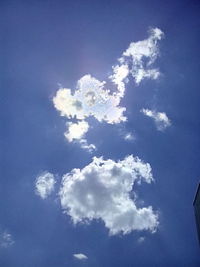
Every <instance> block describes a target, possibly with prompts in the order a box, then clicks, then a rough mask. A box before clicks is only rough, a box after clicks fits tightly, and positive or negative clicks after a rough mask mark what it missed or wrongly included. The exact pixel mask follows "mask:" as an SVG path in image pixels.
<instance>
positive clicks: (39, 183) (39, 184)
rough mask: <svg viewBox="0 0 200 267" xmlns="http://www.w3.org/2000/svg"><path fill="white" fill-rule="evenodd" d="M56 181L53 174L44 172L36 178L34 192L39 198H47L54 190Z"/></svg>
mask: <svg viewBox="0 0 200 267" xmlns="http://www.w3.org/2000/svg"><path fill="white" fill-rule="evenodd" d="M55 183H56V181H55V179H54V175H53V174H51V173H49V172H44V173H42V174H41V175H39V176H38V177H37V178H36V182H35V189H36V194H37V195H39V196H40V197H41V198H43V199H45V198H47V197H48V196H49V195H50V194H51V193H52V191H53V190H54V185H55Z"/></svg>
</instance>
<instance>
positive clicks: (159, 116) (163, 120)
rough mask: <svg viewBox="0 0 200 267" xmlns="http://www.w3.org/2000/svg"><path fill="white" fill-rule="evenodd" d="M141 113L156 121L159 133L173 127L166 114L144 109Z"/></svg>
mask: <svg viewBox="0 0 200 267" xmlns="http://www.w3.org/2000/svg"><path fill="white" fill-rule="evenodd" d="M141 112H142V113H143V114H144V115H146V116H147V117H150V118H152V119H153V120H154V121H155V124H156V127H157V129H158V130H159V131H164V130H165V129H166V128H167V127H169V126H170V125H171V122H170V120H169V118H168V117H167V115H166V113H164V112H157V111H155V110H150V109H142V110H141Z"/></svg>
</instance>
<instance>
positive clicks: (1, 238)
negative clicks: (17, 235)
mask: <svg viewBox="0 0 200 267" xmlns="http://www.w3.org/2000/svg"><path fill="white" fill-rule="evenodd" d="M14 243H15V242H14V240H13V237H12V235H11V234H10V233H8V232H7V231H4V232H2V233H0V247H2V248H8V247H10V246H12V245H13V244H14Z"/></svg>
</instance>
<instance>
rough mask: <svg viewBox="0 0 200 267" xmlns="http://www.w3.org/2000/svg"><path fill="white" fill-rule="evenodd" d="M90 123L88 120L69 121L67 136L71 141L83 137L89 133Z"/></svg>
mask: <svg viewBox="0 0 200 267" xmlns="http://www.w3.org/2000/svg"><path fill="white" fill-rule="evenodd" d="M88 129H89V124H88V123H87V122H86V121H79V122H77V123H72V122H69V123H68V131H67V132H66V133H65V137H66V138H67V140H68V141H69V142H72V141H73V140H77V139H82V137H83V136H84V135H85V133H87V131H88Z"/></svg>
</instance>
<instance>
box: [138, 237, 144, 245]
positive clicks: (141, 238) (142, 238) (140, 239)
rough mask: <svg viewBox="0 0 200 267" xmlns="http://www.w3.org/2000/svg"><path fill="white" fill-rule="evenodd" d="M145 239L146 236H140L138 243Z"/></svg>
mask: <svg viewBox="0 0 200 267" xmlns="http://www.w3.org/2000/svg"><path fill="white" fill-rule="evenodd" d="M144 241H145V237H144V236H141V237H139V238H138V243H139V244H141V243H143V242H144Z"/></svg>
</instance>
